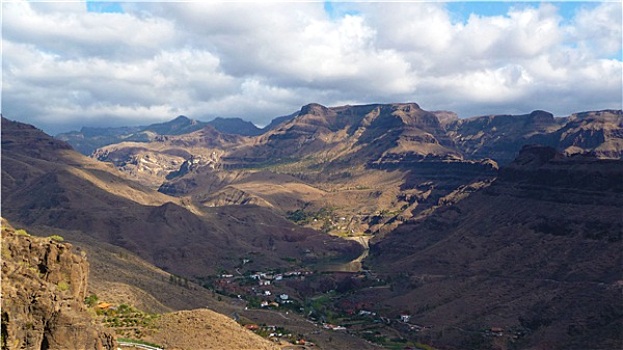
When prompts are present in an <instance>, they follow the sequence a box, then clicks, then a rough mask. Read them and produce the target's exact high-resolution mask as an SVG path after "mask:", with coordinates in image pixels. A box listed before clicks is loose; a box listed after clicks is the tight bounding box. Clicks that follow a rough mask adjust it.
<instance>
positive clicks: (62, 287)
mask: <svg viewBox="0 0 623 350" xmlns="http://www.w3.org/2000/svg"><path fill="white" fill-rule="evenodd" d="M57 286H58V290H60V291H61V292H64V291H67V290H69V284H67V282H65V281H60V282H58V284H57Z"/></svg>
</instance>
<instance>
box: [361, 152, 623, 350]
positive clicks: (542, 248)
mask: <svg viewBox="0 0 623 350" xmlns="http://www.w3.org/2000/svg"><path fill="white" fill-rule="evenodd" d="M622 178H623V162H622V161H620V160H599V159H596V158H594V157H589V156H573V157H565V156H563V155H562V154H560V153H557V152H556V151H555V150H553V149H551V148H544V147H527V148H524V149H523V150H522V152H521V154H520V155H519V157H518V158H517V159H516V160H515V161H514V162H512V163H511V164H510V165H509V166H508V167H505V168H502V169H501V170H500V175H499V177H498V179H497V180H496V181H495V182H494V183H493V184H492V185H491V186H489V187H487V188H485V189H483V190H481V191H478V192H476V193H474V194H472V195H471V196H469V197H468V198H466V199H464V200H463V201H460V202H458V203H456V204H455V205H452V206H448V207H445V208H442V209H440V210H438V211H437V212H435V213H434V214H432V215H431V216H430V217H428V218H426V219H423V220H416V221H413V222H409V223H407V224H405V225H402V226H401V227H399V228H398V229H396V230H395V231H393V232H391V233H390V234H388V235H387V236H386V237H385V238H384V239H383V240H379V241H376V242H374V243H373V244H372V246H371V251H370V256H369V258H368V259H367V260H366V261H365V262H364V263H365V264H366V266H368V267H369V268H371V269H372V270H373V271H376V272H378V273H380V274H381V276H383V277H382V278H385V279H387V280H388V281H391V283H390V285H391V288H389V289H385V290H378V289H377V290H375V291H374V292H373V291H372V290H369V291H366V290H362V291H360V292H359V295H358V296H357V298H363V299H366V300H372V302H373V303H374V302H375V301H376V302H378V303H379V304H378V306H377V307H378V308H381V309H385V310H387V311H389V312H393V313H394V314H399V313H401V312H402V313H404V312H406V313H407V314H409V315H411V319H412V320H413V322H414V323H416V324H423V325H428V326H432V327H434V329H441V333H438V334H437V335H436V338H437V340H435V342H440V343H444V344H447V345H448V347H449V348H465V347H470V348H488V346H492V344H493V345H495V346H497V347H498V348H512V347H511V346H515V347H517V348H536V349H545V348H548V349H570V348H574V349H579V348H586V349H614V348H617V347H618V346H619V345H620V344H621V341H622V340H623V339H622V338H621V334H623V332H622V331H623V328H622V325H623V313H621V310H623V308H622V306H623V304H622V302H621V298H620V295H621V291H622V289H621V287H622V285H623V284H622V282H621V273H620V272H621V270H620V262H621V259H622V255H621V254H622V253H621V249H620V248H621V232H623V216H622V215H621V213H622V212H623V201H622V200H621V198H622V197H621V194H622V192H623V185H622V184H623V183H622V182H621V179H622ZM491 328H501V329H503V331H500V333H502V335H501V336H500V338H498V337H497V336H495V335H491V333H490V332H488V331H487V330H489V329H491ZM496 334H497V333H496ZM422 336H424V335H422ZM426 336H429V335H426ZM511 344H513V345H511Z"/></svg>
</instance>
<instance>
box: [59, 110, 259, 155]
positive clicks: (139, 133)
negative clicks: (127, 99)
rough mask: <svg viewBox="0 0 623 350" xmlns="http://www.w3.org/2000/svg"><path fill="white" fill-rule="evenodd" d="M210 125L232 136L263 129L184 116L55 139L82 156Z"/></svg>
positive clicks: (225, 120) (88, 130)
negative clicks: (103, 149)
mask: <svg viewBox="0 0 623 350" xmlns="http://www.w3.org/2000/svg"><path fill="white" fill-rule="evenodd" d="M206 126H212V127H214V128H215V129H216V130H218V131H220V132H223V133H227V134H234V135H243V136H256V135H260V134H262V133H263V132H264V131H265V130H266V129H260V128H258V127H257V126H255V124H253V123H251V122H249V121H244V120H242V119H240V118H221V117H217V118H215V119H214V120H211V121H209V122H202V121H198V120H194V119H190V118H188V117H186V116H183V115H181V116H178V117H177V118H175V119H173V120H171V121H168V122H164V123H157V124H151V125H147V126H136V127H116V128H95V127H83V128H82V129H80V131H70V132H67V133H61V134H58V135H56V138H58V139H59V140H63V141H66V142H68V143H69V144H71V145H72V147H73V148H74V149H75V150H76V151H78V152H80V153H82V154H84V155H90V154H91V153H93V151H95V150H96V149H98V148H100V147H104V146H107V145H111V144H114V143H119V142H124V141H135V142H149V141H153V140H154V139H155V138H156V137H157V136H161V135H182V134H187V133H191V132H193V131H197V130H200V129H202V128H204V127H206Z"/></svg>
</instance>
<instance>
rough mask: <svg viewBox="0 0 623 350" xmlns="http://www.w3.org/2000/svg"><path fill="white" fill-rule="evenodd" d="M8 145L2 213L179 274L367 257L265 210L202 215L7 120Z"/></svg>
mask: <svg viewBox="0 0 623 350" xmlns="http://www.w3.org/2000/svg"><path fill="white" fill-rule="evenodd" d="M2 142H3V146H2V160H3V164H2V186H3V188H2V209H3V215H5V216H6V217H7V218H9V219H10V220H12V221H15V222H17V223H19V224H21V225H25V226H31V225H47V226H49V227H57V228H63V229H67V230H77V231H80V232H82V233H83V234H85V235H89V236H92V237H94V238H96V239H98V240H100V241H104V242H108V243H112V244H115V245H118V246H121V247H124V248H126V249H128V250H130V251H133V252H135V253H137V254H138V255H139V256H141V257H142V258H144V259H146V260H147V261H149V262H151V263H154V264H155V265H157V266H159V267H161V268H164V269H167V270H168V271H170V272H173V273H176V274H178V275H184V276H188V277H194V276H199V277H201V276H207V275H212V274H215V273H216V271H218V270H219V269H222V268H225V269H233V268H234V266H237V265H238V264H240V261H241V260H242V259H243V258H246V257H248V256H249V255H253V256H254V259H253V260H254V265H251V266H248V268H254V269H262V268H267V267H270V268H279V267H284V268H285V267H289V266H291V265H292V264H293V262H296V261H299V262H306V263H314V262H319V261H325V260H327V259H333V258H339V259H348V258H349V257H356V256H357V255H358V254H360V252H361V247H359V246H358V245H357V244H356V243H353V242H349V241H345V240H341V239H338V238H334V237H327V236H325V235H323V234H321V233H319V232H316V231H313V230H308V229H302V228H299V227H297V226H295V225H293V224H291V223H289V222H287V221H285V220H284V219H282V218H279V217H278V216H276V215H275V214H273V213H272V212H270V211H268V210H266V209H262V208H257V207H252V206H248V207H244V208H242V209H236V208H228V207H224V208H214V209H210V208H203V209H202V208H196V207H194V206H192V205H191V204H188V203H187V201H186V200H184V199H179V198H173V197H168V196H166V195H164V194H161V193H158V192H155V191H151V190H149V189H147V188H145V187H142V186H140V185H138V184H135V183H133V182H131V181H128V180H126V179H124V178H122V177H120V174H119V173H117V172H116V170H115V169H113V168H111V167H109V166H106V165H105V164H103V163H99V162H96V161H94V160H90V159H87V158H85V157H83V156H80V155H79V154H77V153H75V152H73V151H70V150H68V149H67V148H68V145H67V144H65V143H63V142H61V141H56V140H54V139H52V138H51V137H49V136H47V135H45V134H43V133H42V132H40V131H39V130H37V129H35V128H33V127H31V126H24V125H23V124H19V123H15V122H10V121H7V120H5V119H3V121H2ZM38 145H43V146H44V147H38ZM52 160H53V161H52ZM284 257H287V258H288V259H291V260H289V261H292V262H289V261H286V260H283V259H282V258H284Z"/></svg>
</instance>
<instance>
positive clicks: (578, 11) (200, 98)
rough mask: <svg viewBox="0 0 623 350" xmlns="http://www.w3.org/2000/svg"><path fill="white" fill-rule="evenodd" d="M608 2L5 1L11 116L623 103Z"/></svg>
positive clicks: (117, 119) (615, 5) (260, 114)
mask: <svg viewBox="0 0 623 350" xmlns="http://www.w3.org/2000/svg"><path fill="white" fill-rule="evenodd" d="M621 18H622V9H621V2H620V1H611V2H491V1H489V2H415V1H413V2H409V1H407V2H391V3H390V2H365V1H364V2H272V3H258V2H219V3H214V2H209V3H204V2H192V1H189V2H99V3H98V2H84V1H75V2H28V1H3V2H2V98H1V105H0V110H1V111H2V114H3V116H5V117H7V118H9V119H13V120H19V121H23V122H26V123H30V124H33V125H35V126H37V127H38V128H40V129H42V130H44V131H46V132H47V133H49V134H52V135H54V134H57V133H60V132H65V131H69V130H79V129H80V128H81V127H82V126H112V127H115V126H129V125H147V124H151V123H157V122H163V121H167V120H171V119H173V118H175V117H176V116H178V115H186V116H188V117H191V118H194V119H199V120H205V121H208V120H211V119H213V118H215V117H217V116H220V117H241V118H243V119H246V120H250V121H252V122H254V123H255V124H256V125H258V126H263V125H266V124H268V123H269V122H270V120H271V119H273V118H275V117H278V116H282V115H288V114H291V113H293V112H295V111H297V110H299V109H300V108H301V106H303V105H306V104H308V103H312V102H314V103H320V104H322V105H325V106H340V105H346V104H350V105H354V104H369V103H393V102H416V103H418V104H419V105H420V106H421V107H422V108H424V109H426V110H431V111H432V110H449V111H453V112H456V113H457V114H458V115H459V117H461V118H466V117H472V116H479V115H489V114H522V113H529V112H530V111H532V110H536V109H542V110H547V111H550V112H552V113H554V115H556V116H567V115H569V114H571V113H574V112H580V111H587V110H599V109H610V108H613V109H621V108H622V107H621V103H622V102H621V101H622V95H623V93H622V85H623V83H622V79H623V63H622V48H621V42H622V30H621V28H622V19H621Z"/></svg>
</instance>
